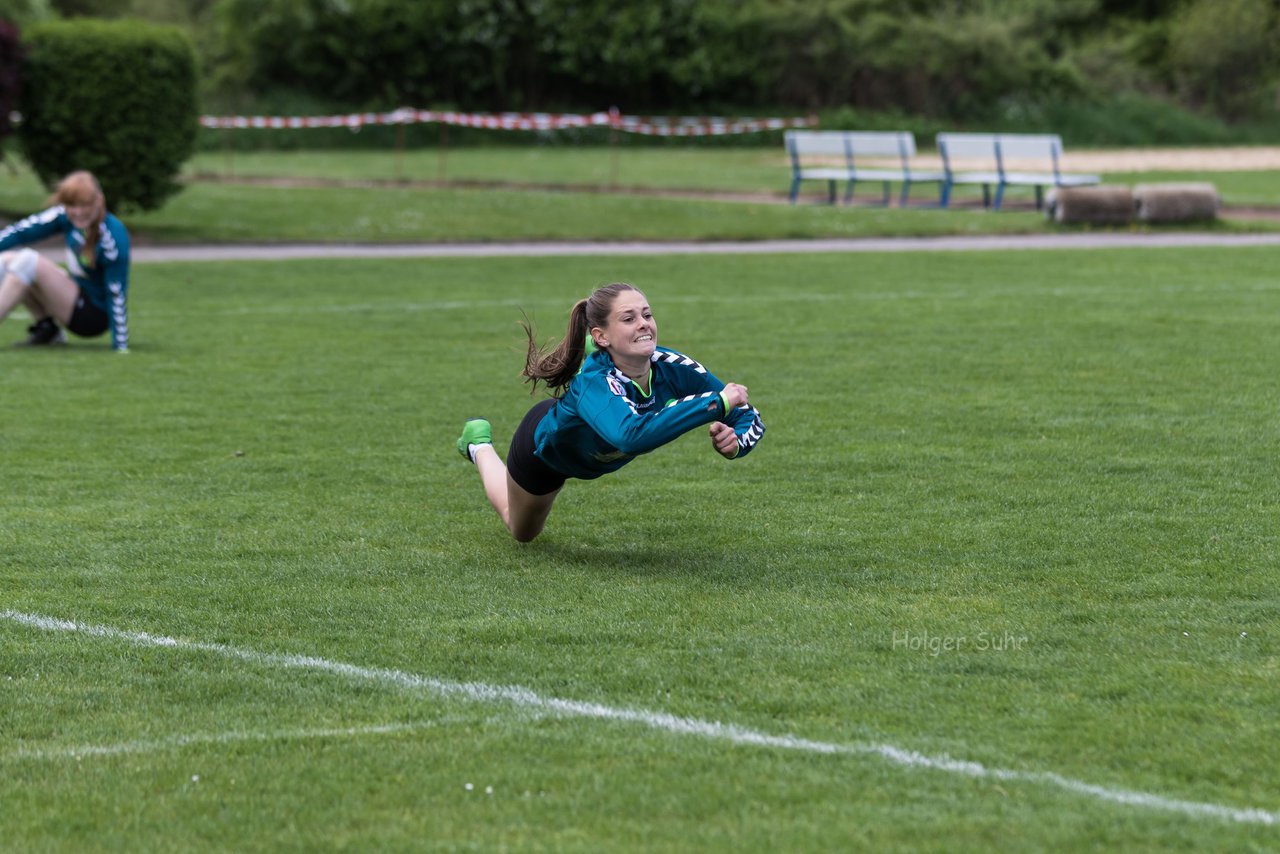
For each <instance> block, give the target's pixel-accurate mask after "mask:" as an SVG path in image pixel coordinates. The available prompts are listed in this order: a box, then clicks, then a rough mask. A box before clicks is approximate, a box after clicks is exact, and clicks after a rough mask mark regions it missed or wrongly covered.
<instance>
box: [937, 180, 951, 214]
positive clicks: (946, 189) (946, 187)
mask: <svg viewBox="0 0 1280 854" xmlns="http://www.w3.org/2000/svg"><path fill="white" fill-rule="evenodd" d="M950 203H951V182H950V181H943V182H942V183H941V184H939V185H938V207H940V208H945V207H946V206H947V205H948V204H950Z"/></svg>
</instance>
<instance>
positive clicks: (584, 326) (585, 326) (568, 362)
mask: <svg viewBox="0 0 1280 854" xmlns="http://www.w3.org/2000/svg"><path fill="white" fill-rule="evenodd" d="M634 290H635V288H633V287H632V286H631V285H628V284H626V283H625V282H615V283H614V284H611V285H605V286H604V287H601V288H596V290H595V291H594V292H593V293H592V294H591V296H589V297H587V298H586V299H580V300H578V301H577V302H576V303H574V304H573V308H572V309H570V311H569V328H568V330H567V331H566V332H565V336H564V339H563V340H561V341H560V343H559V344H557V345H556V346H555V347H554V348H552V349H550V350H547V349H545V348H542V347H539V346H538V342H537V336H536V334H535V332H534V329H533V324H532V323H530V322H529V319H528V318H527V317H526V318H525V319H524V320H523V321H522V322H521V324H520V325H521V326H523V327H524V332H525V335H526V336H527V337H528V339H529V346H528V350H527V352H526V354H525V360H524V370H523V371H522V372H521V373H522V374H523V376H524V378H525V381H526V382H529V383H531V384H532V389H531V390H530V394H532V393H533V391H534V390H536V389H537V388H538V383H539V382H541V383H544V384H546V386H547V388H548V389H550V390H551V393H552V394H553V395H555V396H556V397H561V396H562V395H563V394H564V392H565V389H566V388H568V386H569V383H571V382H573V378H574V377H576V376H577V375H578V372H579V371H580V370H581V369H582V361H583V359H585V358H586V354H587V334H588V333H589V332H590V331H591V330H592V329H594V328H595V327H597V326H605V325H606V324H607V323H608V320H609V311H610V310H611V309H612V308H613V301H614V300H615V299H617V297H618V294H620V293H622V292H623V291H634Z"/></svg>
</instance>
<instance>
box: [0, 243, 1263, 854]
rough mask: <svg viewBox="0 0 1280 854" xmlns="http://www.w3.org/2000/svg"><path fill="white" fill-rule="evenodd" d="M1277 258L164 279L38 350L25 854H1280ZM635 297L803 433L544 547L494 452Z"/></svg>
mask: <svg viewBox="0 0 1280 854" xmlns="http://www.w3.org/2000/svg"><path fill="white" fill-rule="evenodd" d="M1278 266H1280V250H1276V249H1236V250H1230V251H1227V250H1222V249H1181V250H1170V249H1162V250H1159V251H1144V250H1125V251H1095V252H1039V251H1023V252H1007V253H994V252H975V253H945V254H941V253H939V254H931V253H913V254H884V255H876V254H866V255H858V256H856V257H851V256H837V255H814V256H803V255H791V256H752V257H735V256H716V257H708V258H698V257H680V258H664V257H626V256H616V257H597V258H581V259H563V258H560V259H557V258H546V259H529V258H524V259H521V258H508V259H482V260H429V261H423V260H416V261H399V262H395V261H364V262H355V261H350V262H346V261H326V262H314V263H312V262H295V263H287V264H286V263H258V264H248V263H217V264H212V263H211V264H204V265H197V264H189V265H146V266H139V267H137V268H136V269H135V274H134V284H133V290H132V295H131V314H132V317H131V321H132V322H131V327H132V332H133V339H134V341H133V345H134V346H133V352H131V353H130V354H128V355H124V356H118V355H114V354H111V353H109V352H107V351H106V350H105V349H104V348H105V344H101V343H97V342H95V343H79V344H73V345H72V346H68V347H66V348H63V349H61V350H59V351H52V352H27V351H8V352H0V395H2V396H3V400H5V401H6V403H5V409H4V412H5V417H4V422H5V423H4V450H5V453H4V454H3V456H2V457H0V477H2V478H3V482H4V483H5V484H6V488H5V490H4V495H3V498H0V506H2V507H3V517H2V518H3V524H0V591H2V593H0V595H2V599H0V722H2V724H0V803H3V804H4V808H3V810H4V812H3V815H4V818H3V837H4V838H3V842H0V847H4V848H7V849H10V850H15V851H17V850H21V851H50V850H75V851H81V850H128V851H184V850H227V851H244V850H263V849H287V850H338V849H356V850H375V849H376V850H421V849H443V850H502V849H518V850H557V851H564V850H569V851H600V850H677V851H678V850H706V849H715V850H735V851H736V850H743V851H815V850H840V849H859V848H865V849H877V850H878V849H889V850H912V851H920V850H924V851H930V850H932V851H957V850H972V851H978V850H991V849H1003V850H1018V851H1028V850H1052V851H1062V850H1096V849H1103V850H1153V851H1154V850H1160V851H1168V850H1188V851H1200V850H1258V851H1263V850H1274V849H1275V848H1276V847H1277V846H1280V827H1278V826H1277V825H1278V824H1280V799H1278V798H1277V795H1276V793H1277V791H1278V790H1280V785H1278V784H1280V772H1277V768H1280V746H1278V745H1280V724H1278V719H1277V715H1276V710H1277V708H1280V682H1278V680H1277V676H1278V675H1280V671H1278V667H1280V644H1278V640H1277V633H1278V631H1280V593H1278V592H1277V591H1278V590H1280V577H1278V576H1280V570H1278V569H1277V564H1276V554H1277V544H1278V540H1277V532H1276V524H1275V523H1276V519H1277V510H1278V509H1280V508H1278V507H1277V497H1276V490H1275V484H1276V483H1277V479H1278V478H1280V429H1278V427H1277V421H1276V411H1277V403H1278V402H1280V401H1278V398H1277V391H1276V383H1275V377H1276V376H1277V375H1280V354H1278V353H1277V350H1276V347H1275V341H1276V337H1277V333H1278V332H1280V329H1278V328H1277V326H1278V320H1277V318H1278V317H1280V312H1278V311H1277V308H1278V306H1277V301H1278V300H1280V290H1278V288H1277V284H1276V279H1275V270H1276V269H1277V267H1278ZM615 279H626V280H630V281H633V282H635V283H636V284H637V285H639V286H640V287H641V288H643V289H644V290H645V291H646V292H647V294H648V296H649V297H650V299H651V301H652V302H653V305H654V307H655V310H656V313H657V317H658V321H659V325H660V338H661V340H662V342H663V343H665V344H667V345H668V346H672V347H676V348H677V349H686V350H688V352H690V353H691V354H692V355H694V356H696V357H697V358H699V359H701V360H702V361H703V362H704V363H706V364H707V366H708V367H709V368H710V369H711V370H713V371H714V372H716V373H717V374H718V375H719V376H720V377H721V378H722V379H725V380H735V381H739V382H743V383H745V384H747V385H748V386H750V388H751V395H752V403H753V404H755V405H757V406H758V407H759V408H760V410H761V412H762V414H763V417H764V419H765V422H766V424H767V425H768V433H767V435H766V436H765V438H764V440H763V442H762V443H761V444H760V446H759V447H758V448H757V449H756V450H755V451H754V452H753V454H752V455H751V456H750V457H748V458H747V459H745V460H742V461H740V462H734V463H728V462H725V461H724V460H721V459H719V458H718V457H717V456H716V455H715V454H714V453H712V451H711V450H710V448H709V447H708V444H707V442H706V439H705V436H702V435H691V436H687V437H685V438H683V439H681V440H679V441H677V442H676V443H674V444H673V445H672V446H669V447H667V448H664V449H661V450H660V451H658V452H656V453H654V454H653V455H651V456H649V457H646V458H642V459H640V460H637V461H636V462H635V463H633V464H632V465H630V466H628V467H627V468H625V469H623V470H622V471H621V472H620V473H618V474H617V475H614V476H611V477H609V478H605V479H602V480H599V481H595V482H591V483H581V482H575V483H571V484H570V485H569V486H568V487H567V488H566V489H565V492H564V494H563V495H562V496H561V498H560V500H559V501H558V503H557V507H556V509H555V512H554V513H553V515H552V518H551V521H550V524H549V526H548V529H547V532H546V533H545V535H544V537H543V538H541V539H539V540H538V541H537V542H535V543H533V544H531V545H528V546H519V545H517V544H515V543H514V542H512V541H511V540H510V539H509V538H508V537H507V536H506V535H505V533H504V532H503V530H502V528H501V525H500V523H499V522H498V520H497V518H496V517H495V516H494V515H493V514H492V512H491V511H490V510H489V509H488V507H487V505H486V504H485V502H484V500H483V497H482V495H481V491H480V486H479V483H478V479H477V477H476V474H475V471H474V470H473V469H472V468H471V466H470V465H468V464H467V463H465V462H463V461H462V460H461V459H460V458H459V457H458V455H457V454H456V452H455V451H454V449H453V440H454V438H455V437H456V435H457V431H458V428H459V427H460V425H461V422H462V421H463V419H465V418H467V417H471V416H475V415H484V416H486V417H488V418H490V419H491V420H492V421H493V422H494V424H495V428H496V432H497V435H496V437H495V438H496V440H497V441H498V443H499V444H500V445H503V444H504V443H505V442H506V441H508V440H509V438H510V431H511V429H512V428H513V427H514V425H515V424H516V422H517V421H518V419H519V417H520V416H521V414H522V413H523V412H524V410H525V409H526V408H527V407H528V406H529V404H530V398H529V397H528V395H527V394H526V393H525V391H524V387H523V386H521V384H520V383H519V381H518V377H517V374H518V370H519V365H520V360H521V352H520V351H521V332H520V329H519V327H518V326H517V321H518V320H519V317H520V312H521V310H524V311H527V312H528V313H529V314H530V315H531V316H532V317H533V319H534V320H535V321H536V322H537V323H538V324H539V327H540V329H541V331H542V332H543V334H544V336H545V337H548V338H549V337H552V336H554V335H556V334H558V333H560V332H561V331H562V324H563V319H564V316H565V312H566V310H567V308H568V305H569V304H570V303H571V301H572V300H573V299H575V298H577V297H578V296H579V295H582V294H585V293H586V292H587V291H588V290H589V289H590V288H591V287H593V286H594V285H596V284H599V283H602V282H606V281H610V280H615ZM20 332H21V330H20V322H19V320H18V319H17V318H15V319H11V320H10V321H9V322H8V323H7V324H5V325H4V326H2V327H0V333H3V335H4V336H5V339H6V340H8V339H15V338H17V337H19V336H20ZM67 621H71V622H67Z"/></svg>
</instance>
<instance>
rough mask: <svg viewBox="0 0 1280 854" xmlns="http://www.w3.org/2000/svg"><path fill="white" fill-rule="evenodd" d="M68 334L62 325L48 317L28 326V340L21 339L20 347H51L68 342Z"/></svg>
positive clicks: (18, 344)
mask: <svg viewBox="0 0 1280 854" xmlns="http://www.w3.org/2000/svg"><path fill="white" fill-rule="evenodd" d="M66 343H67V335H66V333H65V332H63V331H62V327H60V326H58V324H56V323H54V322H53V318H52V317H46V318H43V319H42V320H39V321H37V322H35V323H33V324H31V325H30V326H28V327H27V340H26V341H19V342H18V343H17V344H16V345H15V346H18V347H49V346H52V345H54V344H66Z"/></svg>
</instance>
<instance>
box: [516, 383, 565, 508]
mask: <svg viewBox="0 0 1280 854" xmlns="http://www.w3.org/2000/svg"><path fill="white" fill-rule="evenodd" d="M555 405H556V402H555V400H552V399H547V400H543V401H539V402H538V403H536V404H534V407H533V409H530V410H529V412H528V413H527V414H526V415H525V416H524V420H523V421H521V422H520V426H519V427H517V428H516V434H515V435H514V436H512V437H511V448H510V449H509V450H508V451H507V474H509V475H511V479H512V480H514V481H515V482H516V485H518V486H519V487H520V488H521V489H523V490H524V491H525V492H527V493H529V494H530V495H547V494H549V493H552V492H555V491H556V490H557V489H559V488H560V487H562V486H564V482H565V480H567V478H566V477H565V476H564V475H562V474H560V472H558V471H556V470H555V469H553V468H552V467H551V466H549V465H547V464H546V463H544V462H543V461H542V460H540V459H538V458H537V457H536V456H534V454H533V432H534V431H535V430H537V429H538V422H539V421H541V420H542V417H543V416H544V415H546V414H547V412H548V410H550V409H551V407H553V406H555Z"/></svg>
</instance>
